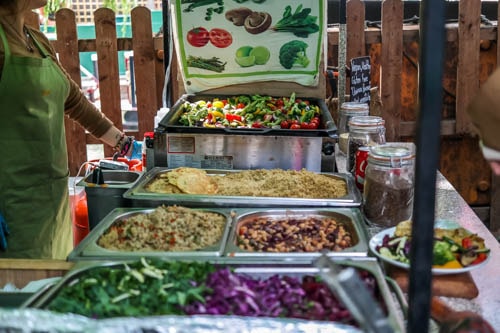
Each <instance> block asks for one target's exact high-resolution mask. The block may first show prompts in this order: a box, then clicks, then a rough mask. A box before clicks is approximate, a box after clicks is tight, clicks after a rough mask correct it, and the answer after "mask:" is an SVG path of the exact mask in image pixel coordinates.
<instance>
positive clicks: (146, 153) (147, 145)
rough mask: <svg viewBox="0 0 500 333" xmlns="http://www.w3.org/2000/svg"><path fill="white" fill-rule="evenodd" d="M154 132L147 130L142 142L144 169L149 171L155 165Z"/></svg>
mask: <svg viewBox="0 0 500 333" xmlns="http://www.w3.org/2000/svg"><path fill="white" fill-rule="evenodd" d="M154 136H155V133H154V132H145V133H144V141H143V142H142V169H143V170H144V171H147V170H148V168H150V169H151V168H152V167H153V165H152V164H153V163H151V162H152V158H153V154H154V149H153V147H154Z"/></svg>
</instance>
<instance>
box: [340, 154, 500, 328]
mask: <svg viewBox="0 0 500 333" xmlns="http://www.w3.org/2000/svg"><path fill="white" fill-rule="evenodd" d="M335 156H336V158H335V160H336V161H335V162H336V165H337V168H338V171H339V172H346V167H345V166H346V157H345V155H343V154H342V153H339V152H338V147H336V152H335ZM435 216H436V219H443V220H452V221H456V222H457V223H458V224H460V225H461V226H462V227H464V228H466V229H468V230H470V231H472V232H474V233H477V234H478V235H479V236H481V237H482V238H484V240H485V244H486V246H487V247H488V248H490V249H491V255H490V259H489V261H488V262H487V263H486V264H485V265H484V266H482V267H480V268H478V269H476V270H472V271H471V272H470V273H471V275H472V278H473V280H474V282H475V284H476V286H477V288H478V290H479V295H478V296H477V297H476V298H474V299H472V300H467V299H461V298H445V297H443V300H444V301H445V302H446V303H448V305H450V307H452V308H453V309H455V310H459V311H463V310H468V311H473V312H475V313H478V314H480V315H481V316H483V317H484V318H485V319H486V320H487V321H488V322H489V323H490V324H491V325H492V326H493V328H494V329H495V330H496V331H498V332H500V316H499V315H498V313H499V310H498V309H499V307H500V243H499V242H498V241H497V239H496V238H495V237H494V236H493V234H492V233H491V232H490V231H489V229H488V228H487V227H486V226H485V225H484V223H483V222H482V221H481V220H480V219H479V217H478V216H477V215H476V214H475V213H474V211H473V210H472V208H470V206H469V205H468V204H467V202H465V200H464V199H463V198H462V197H461V196H460V194H459V193H458V192H457V191H456V190H455V188H454V187H453V185H452V184H451V183H450V182H449V181H448V180H447V179H446V178H445V177H444V176H443V175H442V174H441V172H439V171H437V177H436V214H435ZM374 232H375V231H374Z"/></svg>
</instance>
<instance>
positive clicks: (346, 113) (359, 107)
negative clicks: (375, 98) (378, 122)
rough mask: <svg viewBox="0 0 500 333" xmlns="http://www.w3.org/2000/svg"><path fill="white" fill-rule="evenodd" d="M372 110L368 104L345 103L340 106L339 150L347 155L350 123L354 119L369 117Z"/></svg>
mask: <svg viewBox="0 0 500 333" xmlns="http://www.w3.org/2000/svg"><path fill="white" fill-rule="evenodd" d="M369 113H370V108H369V106H368V104H367V103H359V102H345V103H342V105H341V106H340V111H339V127H338V130H337V131H338V134H339V149H340V151H341V152H342V153H344V154H347V139H348V137H349V121H350V120H351V118H352V117H357V116H368V115H369Z"/></svg>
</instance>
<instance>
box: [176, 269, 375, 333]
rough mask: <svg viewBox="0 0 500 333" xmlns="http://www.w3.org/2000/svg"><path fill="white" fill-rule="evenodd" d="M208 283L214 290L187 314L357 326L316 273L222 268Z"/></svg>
mask: <svg viewBox="0 0 500 333" xmlns="http://www.w3.org/2000/svg"><path fill="white" fill-rule="evenodd" d="M362 278H363V280H364V281H365V282H366V284H367V286H368V288H369V289H370V290H372V291H373V293H375V292H374V290H375V286H376V282H375V279H374V278H373V277H372V276H371V275H368V274H365V275H362ZM206 286H207V287H208V288H210V289H211V290H212V293H211V294H210V295H206V297H205V302H204V303H203V302H195V303H191V304H189V305H187V306H185V307H184V311H185V312H186V313H187V314H190V315H194V314H212V315H238V316H252V317H287V318H299V319H308V320H328V321H335V322H342V323H345V324H350V325H356V323H355V321H354V319H353V318H352V316H351V314H350V313H349V311H348V310H347V309H346V308H345V307H344V306H343V304H341V303H340V302H339V301H338V300H337V298H336V297H335V295H334V294H333V293H332V292H331V291H330V289H329V288H328V287H327V286H326V284H324V283H322V282H320V281H318V280H317V279H316V278H315V277H313V276H304V277H303V279H302V280H300V279H298V278H294V277H290V276H279V275H273V276H271V277H269V278H266V279H256V278H252V277H249V276H246V275H244V274H237V273H234V272H232V271H231V270H230V269H229V268H223V269H219V270H217V271H216V272H213V273H211V274H209V275H208V277H207V281H206Z"/></svg>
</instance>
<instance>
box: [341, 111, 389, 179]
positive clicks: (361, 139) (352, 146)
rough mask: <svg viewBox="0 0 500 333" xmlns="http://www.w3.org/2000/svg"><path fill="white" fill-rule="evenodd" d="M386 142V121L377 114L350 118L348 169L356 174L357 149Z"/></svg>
mask: <svg viewBox="0 0 500 333" xmlns="http://www.w3.org/2000/svg"><path fill="white" fill-rule="evenodd" d="M384 143H385V121H384V119H382V118H381V117H377V116H357V117H352V118H351V120H349V137H348V139H347V161H346V162H347V163H346V166H347V171H348V172H351V173H352V174H354V168H355V166H356V162H355V156H356V151H357V150H358V148H359V147H362V146H376V145H381V144H384Z"/></svg>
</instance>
